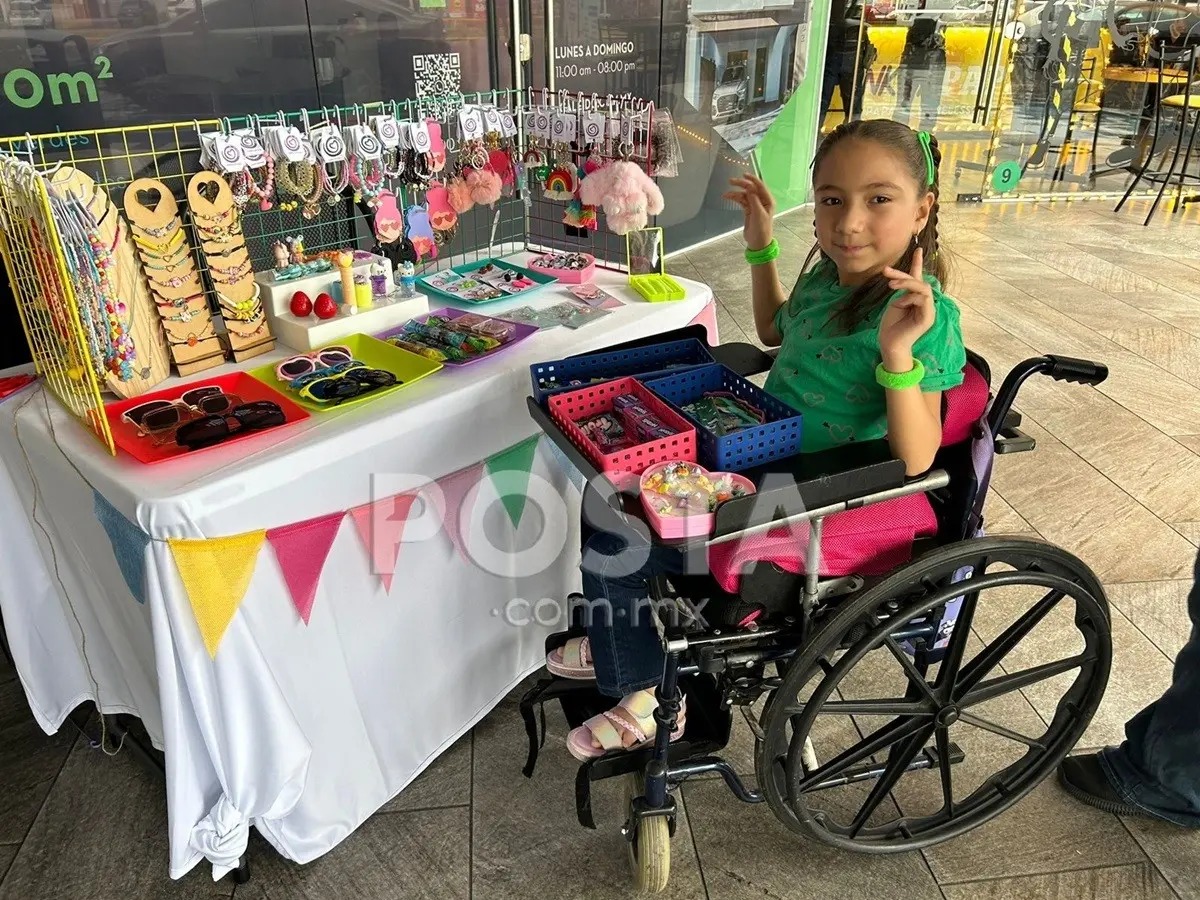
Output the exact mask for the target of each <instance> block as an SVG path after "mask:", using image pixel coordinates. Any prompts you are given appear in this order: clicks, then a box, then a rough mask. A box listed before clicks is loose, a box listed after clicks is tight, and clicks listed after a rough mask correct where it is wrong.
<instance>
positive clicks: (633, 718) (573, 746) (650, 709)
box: [567, 691, 687, 762]
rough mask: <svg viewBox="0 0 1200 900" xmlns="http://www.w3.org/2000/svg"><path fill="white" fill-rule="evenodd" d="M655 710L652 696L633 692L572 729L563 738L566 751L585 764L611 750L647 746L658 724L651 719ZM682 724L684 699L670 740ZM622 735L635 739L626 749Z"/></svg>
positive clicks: (679, 734)
mask: <svg viewBox="0 0 1200 900" xmlns="http://www.w3.org/2000/svg"><path fill="white" fill-rule="evenodd" d="M657 708H658V700H657V699H656V698H655V696H654V695H653V694H650V693H647V692H645V691H636V692H634V693H632V694H630V695H629V696H627V697H625V698H623V699H622V700H621V702H620V703H618V704H617V705H616V706H614V707H613V708H612V709H610V710H608V711H607V712H602V713H600V715H598V716H592V717H591V718H590V719H588V720H587V721H586V722H584V723H583V724H582V725H580V726H579V727H578V728H575V729H572V730H571V732H570V733H569V734H568V735H567V750H569V751H570V752H571V755H572V756H574V757H575V758H576V759H577V760H579V761H580V762H587V761H588V760H589V759H596V758H597V757H600V756H604V754H606V753H610V752H612V751H614V750H636V749H639V748H641V747H646V746H649V745H650V744H651V743H653V741H654V734H655V732H656V731H657V730H658V723H657V722H655V720H654V710H655V709H657ZM686 723H687V698H686V697H684V698H683V703H682V705H681V707H680V710H679V718H678V720H677V722H676V725H675V730H674V731H673V732H672V733H671V740H672V741H677V740H679V739H680V738H681V737H683V729H684V725H685V724H686ZM626 732H628V733H629V734H632V735H633V736H634V738H635V739H636V741H635V743H634V744H632V745H631V746H629V747H626V746H625V745H624V743H623V742H622V740H621V738H622V735H623V734H624V733H626ZM593 738H595V739H596V740H597V741H599V742H600V746H599V747H593V746H592V739H593Z"/></svg>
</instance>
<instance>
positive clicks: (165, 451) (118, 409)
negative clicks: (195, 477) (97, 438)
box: [104, 372, 309, 464]
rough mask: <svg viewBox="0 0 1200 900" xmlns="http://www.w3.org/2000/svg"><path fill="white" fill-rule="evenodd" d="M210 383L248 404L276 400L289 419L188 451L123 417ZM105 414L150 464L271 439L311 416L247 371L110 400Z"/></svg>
mask: <svg viewBox="0 0 1200 900" xmlns="http://www.w3.org/2000/svg"><path fill="white" fill-rule="evenodd" d="M209 384H215V385H217V386H218V387H219V388H221V390H223V391H224V392H225V393H227V394H233V395H234V396H236V397H240V398H241V399H242V400H243V401H244V402H246V403H249V402H251V401H252V400H270V401H271V402H272V403H277V404H279V408H280V409H282V410H283V414H284V416H286V417H287V421H286V422H284V424H282V425H276V426H275V427H274V428H267V429H264V430H262V431H247V432H246V433H245V434H241V435H239V436H237V437H233V438H230V439H229V440H227V441H222V442H221V443H219V444H213V445H212V446H211V447H204V448H202V449H200V450H188V449H187V448H186V447H180V446H179V445H178V444H176V443H175V439H174V438H171V439H170V440H169V441H168V442H166V443H164V444H155V442H154V440H153V439H152V438H148V437H142V436H141V435H140V434H139V433H138V430H137V429H136V428H134V427H133V426H132V425H130V424H129V423H128V422H126V421H124V420H123V419H122V418H121V415H122V413H124V412H125V411H126V410H129V409H133V408H134V407H135V406H140V405H141V404H143V403H146V402H148V401H150V400H177V399H179V397H181V396H182V395H183V394H186V393H187V392H188V391H194V390H195V389H196V388H198V387H203V386H205V385H209ZM104 414H105V415H106V416H107V417H108V427H109V428H110V429H112V436H113V441H114V443H116V445H117V446H118V447H120V448H121V449H122V450H124V451H125V452H126V453H128V454H129V455H130V456H132V457H133V458H134V459H136V460H137V461H138V462H141V463H148V464H149V463H160V462H166V461H167V460H169V459H178V458H179V457H181V456H195V455H196V454H198V453H203V452H204V451H205V450H215V449H216V448H218V447H229V446H231V445H232V444H237V443H240V442H242V441H255V440H264V441H265V440H269V439H271V436H272V435H277V433H278V432H279V430H280V429H282V428H287V427H288V426H289V425H292V424H294V423H296V422H300V421H302V420H304V419H307V418H308V417H309V415H308V413H307V412H305V411H304V410H303V409H301V408H300V407H299V406H297V405H296V404H295V403H293V402H292V401H291V400H289V399H288V398H287V397H285V396H283V394H281V393H279V392H278V391H275V390H272V389H271V388H269V387H267V385H265V384H263V383H262V382H261V381H259V380H258V379H257V378H251V377H250V376H249V375H247V374H246V373H245V372H231V373H229V374H227V375H218V376H216V377H214V378H200V379H197V380H196V381H192V382H189V383H187V384H176V385H173V386H172V387H169V388H167V389H165V390H161V391H155V392H154V393H152V394H143V395H142V396H140V397H134V398H133V399H131V400H121V401H119V402H117V403H110V404H108V405H107V406H105V407H104Z"/></svg>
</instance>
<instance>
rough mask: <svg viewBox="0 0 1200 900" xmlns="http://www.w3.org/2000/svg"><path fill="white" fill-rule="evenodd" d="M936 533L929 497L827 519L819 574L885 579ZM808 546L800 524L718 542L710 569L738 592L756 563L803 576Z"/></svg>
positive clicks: (915, 496) (918, 496) (710, 554)
mask: <svg viewBox="0 0 1200 900" xmlns="http://www.w3.org/2000/svg"><path fill="white" fill-rule="evenodd" d="M937 530H938V525H937V518H936V517H935V516H934V514H933V507H932V506H930V504H929V498H928V497H926V495H925V494H912V495H910V496H908V497H897V498H896V499H895V500H888V501H886V502H884V503H876V504H875V505H874V506H862V507H859V508H858V509H850V510H846V511H845V512H840V513H836V514H834V515H832V516H829V517H828V518H827V519H825V523H824V529H823V532H822V539H821V571H820V574H822V575H826V576H830V577H836V576H839V575H884V574H886V573H888V572H890V571H892V570H893V569H895V568H897V567H898V566H901V565H903V564H904V563H906V562H908V560H909V559H910V558H911V556H912V545H913V541H914V540H915V539H916V538H919V537H932V536H933V535H936V534H937ZM807 546H808V523H800V524H798V525H792V526H786V527H781V528H777V529H774V530H773V531H769V532H767V533H766V534H761V535H754V536H752V537H747V538H743V539H742V540H740V541H730V542H729V543H727V544H718V545H717V546H715V547H712V548H710V549H709V551H708V565H709V569H710V571H711V572H712V574H713V577H714V578H716V580H717V583H718V584H720V585H721V588H722V589H723V590H725V591H726V592H728V593H730V594H736V593H737V591H738V586H739V582H740V580H741V575H742V572H743V571H744V570H745V569H746V568H747V567H748V566H751V565H753V564H754V563H755V562H758V561H763V562H772V563H775V564H776V565H778V566H779V567H780V568H781V569H783V570H784V571H786V572H793V573H795V574H803V573H804V551H805V548H806V547H807Z"/></svg>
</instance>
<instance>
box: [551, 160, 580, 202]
mask: <svg viewBox="0 0 1200 900" xmlns="http://www.w3.org/2000/svg"><path fill="white" fill-rule="evenodd" d="M578 186H579V184H578V182H577V181H576V180H575V176H574V174H572V172H571V170H570V169H565V168H563V167H562V166H557V167H556V168H553V169H551V170H550V174H549V175H547V176H546V182H545V187H546V190H545V194H546V196H547V197H548V198H549V199H551V200H573V199H574V198H575V190H576V188H577V187H578Z"/></svg>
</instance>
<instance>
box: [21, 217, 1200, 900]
mask: <svg viewBox="0 0 1200 900" xmlns="http://www.w3.org/2000/svg"><path fill="white" fill-rule="evenodd" d="M1109 209H1110V207H1109V205H1107V204H1094V203H1092V204H1076V205H1066V204H1063V205H1057V206H1053V207H1012V206H991V205H988V206H974V207H951V208H949V209H947V210H946V211H945V213H944V219H943V225H942V234H943V235H946V236H948V237H949V239H950V246H951V248H952V250H953V251H954V253H955V257H956V260H957V264H958V265H957V271H958V279H957V281H956V282H955V283H954V284H953V285H952V293H953V294H954V295H955V296H956V297H957V298H958V299H959V300H960V303H961V305H962V309H963V323H964V331H965V333H966V337H967V341H968V344H969V345H970V346H971V347H972V348H973V349H975V350H976V351H978V352H980V353H982V354H983V355H984V356H985V357H986V358H987V359H988V360H989V362H990V363H991V365H992V368H993V371H994V372H996V373H997V374H999V375H1002V374H1003V373H1004V372H1006V371H1007V369H1008V368H1009V367H1010V366H1012V365H1013V364H1014V363H1015V362H1017V361H1018V360H1020V359H1023V358H1025V357H1028V356H1034V355H1039V354H1042V353H1048V352H1058V353H1064V354H1069V355H1076V356H1088V357H1093V358H1097V359H1100V360H1103V361H1104V362H1106V363H1108V365H1109V366H1110V368H1111V370H1112V375H1111V378H1110V379H1109V380H1108V381H1107V382H1106V383H1105V384H1103V385H1101V386H1100V387H1099V388H1098V389H1091V388H1082V387H1078V386H1073V385H1066V386H1064V385H1057V384H1054V383H1051V382H1049V381H1046V380H1044V379H1041V380H1035V381H1032V382H1030V383H1029V384H1028V385H1027V387H1026V389H1025V390H1023V391H1022V394H1021V398H1020V402H1019V406H1020V408H1021V410H1022V412H1023V413H1024V414H1025V415H1026V417H1027V418H1026V422H1027V423H1028V429H1027V430H1028V431H1029V432H1031V433H1032V434H1034V435H1035V436H1036V437H1037V439H1038V450H1037V452H1036V453H1032V454H1022V455H1019V456H1016V457H1008V458H1001V459H1000V460H999V463H998V470H997V475H996V479H995V485H994V487H995V490H994V493H993V496H992V498H991V500H990V506H989V529H990V530H991V531H992V532H993V533H1013V534H1017V533H1021V534H1030V535H1040V536H1041V537H1043V538H1045V539H1047V540H1050V541H1053V542H1055V543H1058V544H1060V545H1062V546H1064V547H1066V548H1067V549H1069V550H1071V551H1073V552H1075V553H1077V554H1078V555H1080V556H1081V557H1082V558H1083V559H1084V560H1085V561H1086V562H1087V563H1088V564H1089V565H1091V566H1092V567H1093V568H1094V569H1095V570H1096V572H1097V573H1098V574H1099V575H1100V577H1101V578H1102V579H1103V580H1104V581H1105V582H1106V584H1107V587H1108V592H1109V599H1110V601H1111V603H1112V607H1113V612H1112V618H1113V631H1114V642H1115V646H1116V650H1115V658H1114V663H1113V672H1112V677H1111V679H1110V683H1109V688H1108V692H1107V694H1106V696H1105V699H1104V703H1103V705H1102V706H1101V708H1100V711H1099V713H1098V714H1097V716H1096V718H1095V720H1094V722H1093V724H1092V726H1091V727H1090V728H1089V730H1088V732H1087V734H1086V735H1085V736H1084V739H1083V741H1082V745H1083V746H1098V745H1102V744H1104V743H1107V742H1112V741H1117V740H1119V739H1120V737H1121V733H1122V723H1123V722H1124V721H1125V720H1126V718H1128V717H1129V716H1130V715H1131V714H1132V713H1134V712H1135V711H1137V710H1138V709H1140V708H1141V707H1142V706H1143V705H1145V704H1146V703H1147V702H1149V701H1151V700H1153V699H1154V698H1155V697H1156V696H1157V695H1158V694H1159V693H1160V692H1161V691H1162V689H1163V687H1164V686H1165V685H1166V684H1167V683H1168V681H1169V678H1170V674H1171V661H1172V659H1173V657H1174V655H1175V653H1176V652H1178V650H1179V648H1180V646H1181V645H1182V644H1183V641H1184V640H1185V639H1186V636H1187V633H1188V627H1189V626H1188V621H1187V617H1186V615H1185V612H1184V606H1183V603H1184V598H1185V596H1186V593H1187V587H1188V583H1187V581H1186V579H1187V578H1189V577H1190V566H1191V562H1192V560H1193V559H1194V558H1195V555H1196V552H1197V545H1200V229H1198V228H1197V227H1196V222H1195V216H1194V215H1192V214H1189V216H1188V220H1187V221H1183V220H1182V219H1177V220H1175V221H1170V218H1169V217H1168V216H1165V215H1161V216H1160V218H1159V221H1158V222H1156V223H1155V224H1154V225H1153V226H1152V227H1150V228H1142V227H1141V225H1140V224H1137V223H1139V222H1140V220H1141V215H1139V213H1138V211H1137V210H1136V209H1135V210H1131V211H1130V212H1128V213H1127V214H1125V215H1122V216H1116V215H1113V214H1112V213H1111V212H1110V211H1109ZM1142 215H1144V213H1142ZM778 233H779V237H780V240H781V243H783V245H784V257H783V259H784V260H785V261H784V263H783V265H782V268H783V270H784V272H783V274H784V276H785V278H787V279H789V280H790V279H794V278H795V277H796V275H797V273H798V271H799V268H800V262H801V260H802V259H803V256H804V253H805V252H806V250H807V248H808V244H809V235H810V234H811V226H810V224H809V215H808V214H806V213H804V212H800V213H795V214H792V215H791V216H789V217H788V218H786V219H784V220H782V227H780V228H779V229H778ZM671 268H672V269H673V270H674V271H675V272H676V273H678V274H681V275H686V276H690V277H693V278H698V279H701V280H704V281H707V282H709V283H710V284H711V285H712V286H713V288H714V290H715V291H716V293H717V296H718V298H719V300H720V327H721V331H722V335H723V337H724V339H725V340H749V339H751V337H752V335H753V324H752V316H751V312H750V303H749V290H748V289H749V273H748V271H747V269H746V266H745V265H744V263H743V262H742V261H741V255H740V246H739V241H738V240H736V239H726V240H723V241H721V242H718V243H715V244H711V245H709V246H706V247H704V248H702V249H700V250H696V251H693V252H691V253H689V254H687V255H686V256H685V257H680V258H676V259H675V260H673V261H672V263H671ZM515 702H516V701H515V697H511V696H510V697H509V698H508V700H506V701H505V702H504V704H502V705H501V706H500V707H499V708H497V709H496V710H495V711H494V712H493V713H492V714H491V715H490V716H488V717H487V718H486V719H485V720H484V721H483V722H482V723H481V724H480V725H479V726H478V727H477V728H476V729H475V730H474V733H473V734H472V735H469V736H468V737H466V738H464V739H463V740H462V741H460V742H459V744H458V745H456V746H455V747H454V748H453V749H451V750H450V751H448V752H447V753H446V754H445V755H444V756H443V757H441V758H440V759H439V760H438V761H437V762H436V763H435V764H434V765H433V766H432V767H431V769H430V770H429V771H427V772H426V773H425V774H424V775H422V777H421V778H420V779H419V780H418V782H416V783H415V784H414V785H413V786H412V787H410V788H409V790H407V791H406V792H404V794H402V795H401V796H400V797H398V798H397V799H396V800H395V801H393V802H392V803H391V804H389V805H388V806H387V807H386V808H385V810H384V811H383V812H381V813H380V814H378V815H376V816H375V817H374V818H372V819H371V820H370V821H369V822H368V823H367V824H366V825H364V826H363V827H362V828H361V829H360V830H359V831H358V832H356V833H355V834H354V835H352V836H351V837H350V838H349V839H348V840H347V841H345V842H344V843H343V844H342V845H341V846H340V847H338V848H337V849H335V850H334V851H333V852H332V853H330V854H328V855H327V856H326V857H324V858H322V859H321V860H319V861H317V862H315V863H313V864H311V865H309V866H304V867H301V866H295V865H292V864H290V863H286V862H284V861H282V860H281V859H279V858H278V857H277V856H276V855H275V854H274V853H273V852H272V851H271V850H270V849H269V848H268V847H267V846H266V845H265V843H264V842H262V841H261V840H259V839H257V838H255V839H254V840H253V842H252V850H251V863H252V866H253V872H254V877H253V880H252V881H251V882H250V883H249V884H247V885H245V886H243V887H239V888H237V889H236V891H235V888H234V886H233V885H232V884H231V883H230V882H229V881H223V882H220V883H217V884H214V883H212V881H211V878H210V876H209V874H208V873H207V872H206V871H202V870H200V869H197V870H196V871H194V872H193V873H192V874H191V875H189V876H188V877H187V878H185V879H183V880H182V881H180V882H177V883H173V882H170V881H169V880H168V879H167V877H166V872H165V861H166V838H165V830H164V829H165V824H166V813H165V801H164V791H163V787H162V785H161V783H160V782H159V781H157V780H155V778H153V777H152V776H150V775H149V774H147V773H146V772H145V771H144V770H143V768H141V767H140V766H139V765H138V764H137V762H136V761H135V760H134V759H133V758H132V757H131V756H130V754H128V753H122V754H120V755H119V756H117V757H116V758H113V759H109V758H106V757H105V756H103V755H102V754H101V753H99V752H98V751H96V750H94V749H91V748H90V747H89V745H88V743H87V742H86V741H84V740H82V739H79V740H75V739H73V738H72V736H71V735H70V734H66V733H64V734H62V735H60V736H57V737H54V738H46V737H45V736H43V735H42V734H41V733H40V731H38V730H37V728H36V727H35V726H34V724H33V721H32V719H31V717H30V715H29V712H28V709H27V708H26V707H25V701H24V696H23V694H22V692H21V689H20V686H19V684H18V682H17V681H16V680H15V678H14V677H13V674H12V672H11V670H6V669H0V785H2V787H0V900H42V898H59V897H62V898H75V897H84V898H104V900H107V898H112V900H118V898H120V900H135V898H136V900H142V898H155V900H157V898H175V897H213V896H221V897H230V896H236V897H237V898H238V900H247V898H256V900H259V898H261V900H268V898H269V900H300V898H307V900H342V898H345V900H385V898H387V900H391V898H394V900H401V898H403V900H427V898H443V897H444V898H466V897H474V898H477V900H501V898H514V900H515V898H522V900H524V898H541V897H555V898H597V900H600V898H612V897H621V896H627V895H628V894H629V893H630V892H629V889H628V887H627V884H628V882H627V875H626V868H625V860H624V856H623V847H622V844H621V841H620V839H619V837H618V836H617V834H616V831H615V829H616V827H617V825H618V824H619V822H618V806H619V797H618V794H617V788H616V787H614V786H610V785H609V784H607V783H605V784H602V785H601V786H600V787H599V788H598V793H599V797H598V798H597V819H598V821H599V822H600V823H601V829H600V830H599V831H598V832H589V831H585V830H583V829H581V828H579V827H578V825H577V824H576V823H575V820H574V809H573V802H572V799H573V784H574V772H575V767H574V765H573V761H572V760H571V759H570V757H569V756H568V755H567V753H566V752H565V750H563V749H562V748H561V741H562V738H563V737H564V732H565V728H564V723H563V721H562V720H561V717H560V716H559V717H556V716H553V715H552V716H551V720H550V736H549V739H548V741H547V749H546V751H545V753H544V755H543V758H542V761H541V764H540V765H539V767H538V771H537V773H536V776H535V778H534V779H533V780H528V781H527V780H526V779H524V778H522V777H521V775H520V764H521V761H522V759H523V757H524V752H525V734H524V730H523V727H522V724H521V722H520V719H519V717H518V716H517V714H516V709H515ZM1020 702H1022V703H1024V700H1023V699H1022V700H1021V701H1020ZM1033 702H1034V704H1035V705H1036V703H1037V699H1036V698H1033ZM1026 711H1027V713H1028V714H1029V715H1035V713H1034V711H1033V707H1031V706H1028V704H1026ZM735 721H738V722H739V730H738V731H737V733H736V734H735V737H734V741H733V743H732V745H731V747H730V748H729V756H730V758H731V759H732V760H734V762H735V765H736V766H737V767H738V769H739V770H740V771H747V768H748V767H751V768H752V763H751V759H752V755H751V754H752V742H751V740H750V736H749V733H748V731H747V730H746V729H745V728H744V727H743V726H741V725H740V720H735ZM682 807H683V811H684V815H683V817H682V818H681V821H680V823H679V830H678V832H677V834H676V836H675V840H674V843H673V848H674V860H673V869H674V871H673V877H672V882H671V888H670V891H669V894H668V896H670V897H674V898H681V900H699V898H704V897H708V898H712V900H750V898H756V900H757V898H784V897H786V898H793V897H794V898H824V897H829V898H840V900H856V898H872V900H874V898H886V900H898V898H913V900H926V898H929V900H934V898H945V900H1026V898H1028V900H1034V898H1055V900H1140V898H1155V900H1160V898H1161V900H1167V898H1179V900H1191V898H1196V897H1200V833H1195V832H1188V831H1184V830H1182V829H1176V828H1173V827H1169V826H1165V825H1157V824H1154V823H1151V822H1147V821H1144V820H1136V819H1118V818H1116V817H1114V816H1110V815H1105V814H1102V813H1099V812H1096V811H1094V810H1092V809H1089V808H1087V807H1084V806H1081V805H1079V804H1077V803H1075V802H1073V801H1072V800H1070V799H1069V798H1068V797H1067V796H1066V795H1065V794H1064V793H1063V792H1062V791H1061V790H1060V789H1059V787H1058V786H1057V784H1055V783H1054V782H1053V781H1052V780H1051V781H1047V782H1046V783H1044V784H1042V785H1041V786H1040V787H1039V788H1038V789H1037V790H1035V791H1034V793H1033V794H1032V795H1030V796H1029V797H1027V798H1026V799H1025V800H1023V801H1022V802H1021V803H1020V804H1018V805H1017V806H1016V807H1015V808H1013V809H1012V810H1010V811H1008V812H1007V813H1005V814H1004V815H1002V816H1001V817H1000V818H999V819H997V820H995V821H994V822H992V823H990V824H988V825H987V826H985V827H983V828H981V829H979V830H977V831H974V832H972V833H970V834H968V835H966V836H964V837H961V838H958V839H955V840H952V841H949V842H947V843H945V844H942V845H939V846H937V847H934V848H932V849H930V850H927V851H925V852H923V853H913V854H908V855H904V856H860V855H855V854H848V853H843V852H840V851H836V850H833V849H831V848H829V847H826V846H824V845H820V844H815V843H810V842H806V841H804V840H802V839H800V838H798V837H796V836H795V835H793V834H792V833H790V832H788V831H786V830H785V829H784V828H783V827H782V826H780V825H779V824H777V822H776V821H775V819H774V818H773V817H772V816H771V815H770V813H769V812H768V811H767V810H765V809H763V808H761V807H748V806H744V805H742V804H739V803H737V802H736V801H735V800H734V799H733V798H732V797H731V796H730V794H729V793H728V792H727V791H726V790H725V789H724V788H723V787H722V786H721V785H720V784H719V783H716V782H712V781H701V782H696V783H693V784H690V785H688V786H686V787H685V788H684V789H683V790H682Z"/></svg>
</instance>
